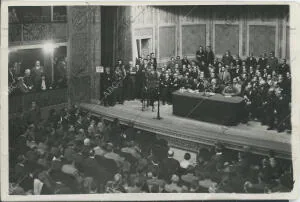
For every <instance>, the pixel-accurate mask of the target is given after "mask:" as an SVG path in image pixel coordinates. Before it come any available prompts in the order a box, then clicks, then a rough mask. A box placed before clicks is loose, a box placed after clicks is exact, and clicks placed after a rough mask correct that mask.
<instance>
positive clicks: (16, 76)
mask: <svg viewBox="0 0 300 202" xmlns="http://www.w3.org/2000/svg"><path fill="white" fill-rule="evenodd" d="M19 69H20V67H19V64H18V62H14V63H13V65H11V66H9V68H8V84H9V94H10V95H15V94H22V93H28V92H32V91H45V90H49V89H54V88H64V87H66V86H67V72H66V71H67V70H66V63H65V61H64V60H63V59H59V60H56V61H55V64H54V78H53V79H51V75H48V74H47V71H46V69H45V67H43V66H41V62H40V61H39V60H37V61H36V62H35V65H34V67H32V68H30V69H25V71H24V74H23V73H18V70H19Z"/></svg>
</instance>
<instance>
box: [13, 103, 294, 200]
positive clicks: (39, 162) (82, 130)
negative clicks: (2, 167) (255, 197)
mask: <svg viewBox="0 0 300 202" xmlns="http://www.w3.org/2000/svg"><path fill="white" fill-rule="evenodd" d="M30 113H31V114H35V115H36V116H31V119H28V117H27V116H23V115H22V114H20V116H18V117H16V118H15V119H14V120H10V129H11V130H9V131H10V134H9V135H10V137H13V138H12V140H11V141H10V147H9V148H10V154H11V155H10V160H9V161H10V162H9V167H10V175H9V179H10V187H9V191H10V194H13V195H44V194H82V193H86V194H92V193H93V194H95V193H178V192H179V193H183V192H186V193H209V192H211V193H274V192H289V191H291V189H292V188H293V177H292V176H293V174H292V169H291V164H292V163H291V161H290V160H283V159H278V158H276V155H275V153H274V152H272V151H270V153H269V154H266V155H265V156H258V155H254V154H252V153H251V149H250V148H247V147H245V148H244V150H243V151H240V152H238V151H233V150H229V149H226V148H225V147H224V146H223V145H222V144H221V143H217V144H216V145H215V146H212V147H210V146H203V147H202V148H201V149H200V150H199V152H198V154H197V158H196V159H197V160H196V161H192V158H191V153H189V152H187V151H186V152H185V154H184V155H183V157H181V158H180V159H178V160H177V159H175V158H174V156H175V153H176V151H174V150H172V148H170V147H169V146H168V142H167V141H165V140H163V139H158V138H157V137H156V136H155V135H154V134H150V133H147V132H145V131H141V130H137V129H135V128H134V123H130V124H129V126H128V127H125V126H122V125H120V123H119V121H118V119H115V120H114V121H113V122H109V121H106V120H104V119H97V118H95V117H92V116H91V115H90V114H89V113H86V112H83V111H81V110H80V109H79V108H78V107H77V106H76V105H74V106H72V107H71V108H70V109H67V108H63V109H62V110H61V111H55V110H51V111H50V113H49V116H48V117H47V119H45V120H42V119H41V118H40V117H39V116H38V114H39V109H38V107H37V105H35V104H34V105H33V106H32V108H31V109H30Z"/></svg>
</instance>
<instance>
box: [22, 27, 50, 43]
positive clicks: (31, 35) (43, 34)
mask: <svg viewBox="0 0 300 202" xmlns="http://www.w3.org/2000/svg"><path fill="white" fill-rule="evenodd" d="M51 38H52V29H51V24H49V23H36V24H24V25H23V39H24V41H37V40H48V39H51Z"/></svg>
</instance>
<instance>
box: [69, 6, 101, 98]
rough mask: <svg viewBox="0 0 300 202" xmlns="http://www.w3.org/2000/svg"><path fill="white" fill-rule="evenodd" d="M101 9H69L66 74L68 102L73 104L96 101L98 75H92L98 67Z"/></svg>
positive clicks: (91, 7) (99, 61) (82, 7)
mask: <svg viewBox="0 0 300 202" xmlns="http://www.w3.org/2000/svg"><path fill="white" fill-rule="evenodd" d="M100 9H101V7H100V6H73V7H69V12H68V15H69V22H70V23H69V30H70V33H69V34H70V40H69V41H70V50H69V55H68V59H69V63H68V64H69V71H70V73H69V75H70V85H69V92H70V95H69V96H70V99H71V101H73V102H78V101H79V102H83V101H89V100H90V99H91V98H99V95H98V94H97V93H96V92H97V89H98V91H99V88H100V86H97V84H99V75H98V77H97V76H96V74H95V69H96V66H97V65H101V20H100V19H101V11H100Z"/></svg>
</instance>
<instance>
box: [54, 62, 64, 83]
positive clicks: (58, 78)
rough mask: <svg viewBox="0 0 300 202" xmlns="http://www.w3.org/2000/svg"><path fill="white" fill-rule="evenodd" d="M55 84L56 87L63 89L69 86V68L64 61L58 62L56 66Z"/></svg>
mask: <svg viewBox="0 0 300 202" xmlns="http://www.w3.org/2000/svg"><path fill="white" fill-rule="evenodd" d="M54 73H55V74H54V76H55V82H56V87H58V88H63V87H66V85H67V67H66V62H65V61H64V60H60V61H57V64H56V65H55V72H54Z"/></svg>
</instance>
